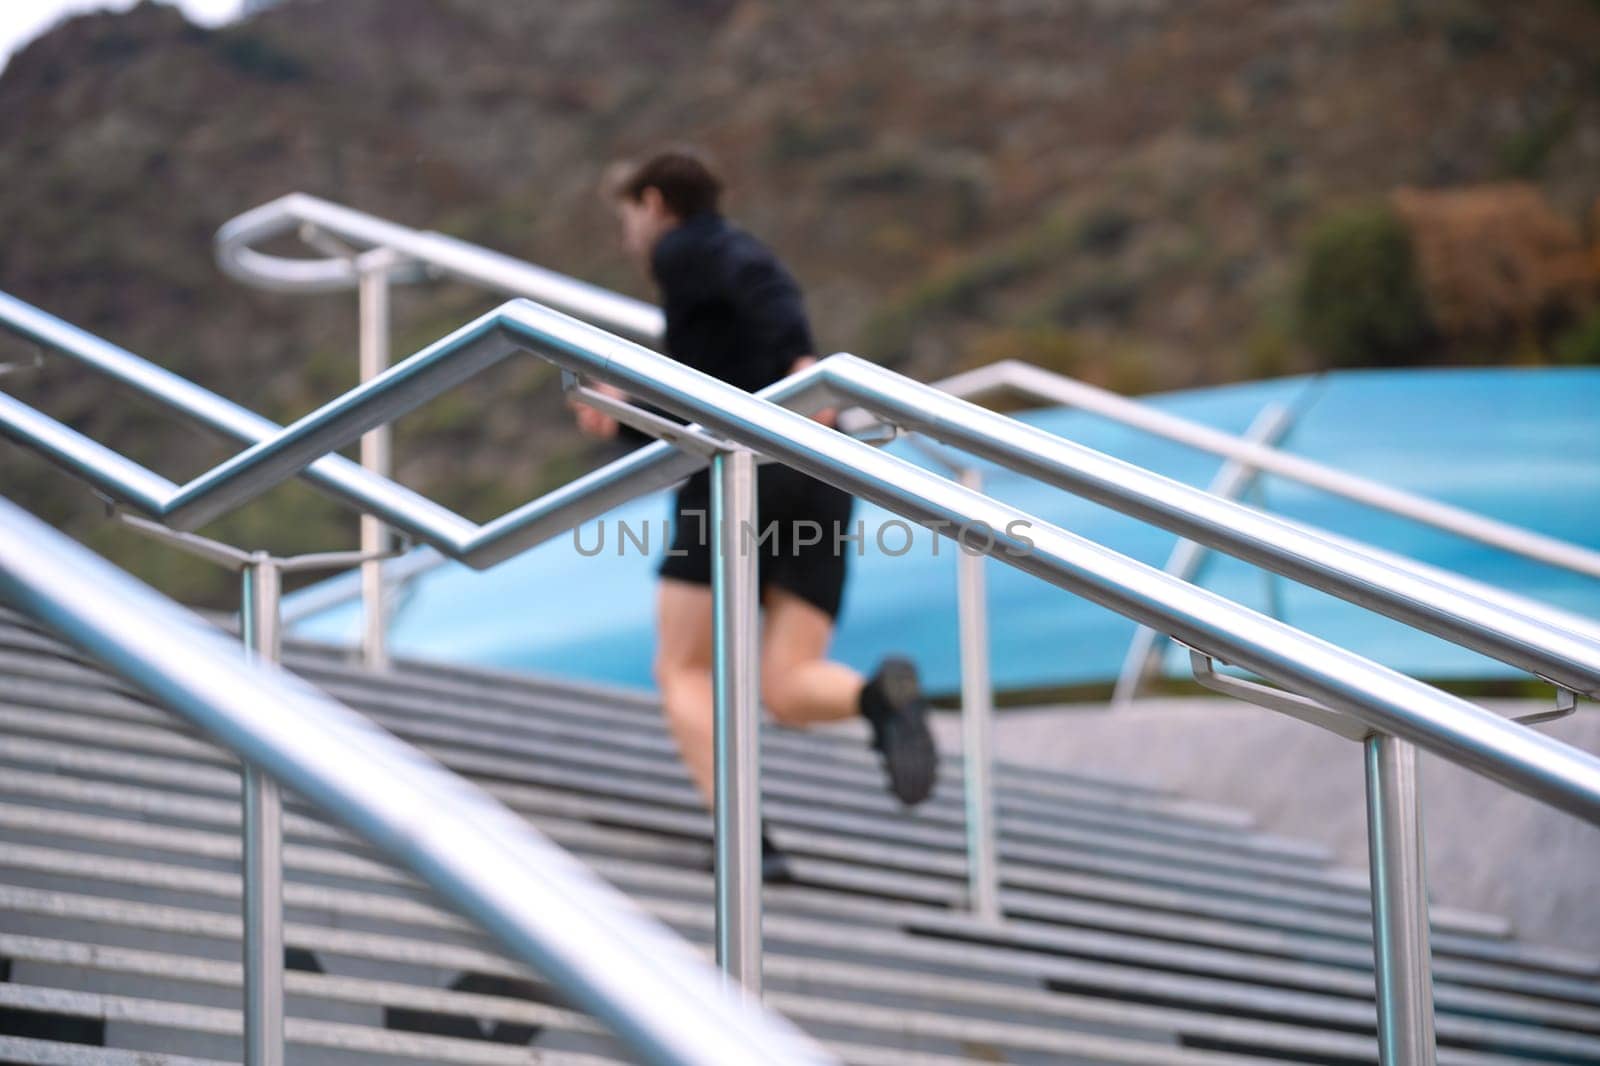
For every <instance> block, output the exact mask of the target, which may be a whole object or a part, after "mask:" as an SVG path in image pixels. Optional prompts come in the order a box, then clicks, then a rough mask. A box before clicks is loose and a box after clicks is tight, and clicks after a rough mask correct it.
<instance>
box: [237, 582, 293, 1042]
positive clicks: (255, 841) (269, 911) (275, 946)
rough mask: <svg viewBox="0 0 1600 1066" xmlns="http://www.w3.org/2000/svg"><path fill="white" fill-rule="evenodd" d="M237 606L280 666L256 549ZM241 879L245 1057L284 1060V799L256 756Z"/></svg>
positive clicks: (255, 656) (259, 647)
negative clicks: (242, 887) (257, 763)
mask: <svg viewBox="0 0 1600 1066" xmlns="http://www.w3.org/2000/svg"><path fill="white" fill-rule="evenodd" d="M243 578H244V582H243V585H244V588H243V595H242V597H241V599H240V604H239V620H240V627H239V628H240V629H241V631H242V633H241V635H242V636H243V638H244V646H245V649H246V652H247V657H248V658H250V659H252V660H254V661H256V662H261V663H268V664H273V665H276V663H277V662H278V655H279V650H280V647H281V645H280V641H279V639H278V632H279V630H278V598H279V592H280V588H281V582H280V575H279V571H278V566H277V563H276V561H275V560H273V559H272V558H271V557H269V556H268V555H266V554H265V553H264V552H257V553H255V554H254V555H253V556H252V558H251V560H250V562H249V563H247V564H246V565H245V567H244V570H243ZM240 805H241V810H240V818H241V823H242V829H243V837H244V839H243V841H242V846H241V852H242V862H241V867H242V870H241V872H242V874H243V880H244V892H243V897H244V913H243V918H244V925H243V938H244V945H243V951H242V961H243V964H244V1061H245V1063H246V1064H247V1066H283V797H282V795H281V794H280V792H279V790H278V783H277V782H276V781H274V780H273V779H272V777H271V775H269V774H267V773H264V772H262V770H261V768H260V767H259V766H257V765H256V764H255V763H254V762H252V761H250V760H246V761H245V763H244V781H243V783H242V788H241V794H240Z"/></svg>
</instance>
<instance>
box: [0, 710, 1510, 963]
mask: <svg viewBox="0 0 1600 1066" xmlns="http://www.w3.org/2000/svg"><path fill="white" fill-rule="evenodd" d="M42 695H43V696H44V699H42V700H40V701H39V702H54V703H56V704H57V706H55V707H29V706H21V705H17V704H8V705H5V706H0V729H5V730H7V731H8V732H9V733H10V734H11V735H13V736H19V737H37V738H41V739H50V740H54V741H57V742H61V743H65V744H70V745H77V746H83V745H89V746H94V747H99V748H102V749H105V750H121V751H126V752H129V753H140V754H143V753H155V754H159V755H161V756H163V757H174V756H175V757H178V758H182V759H189V760H193V761H198V762H202V763H210V764H213V765H223V766H226V765H232V759H231V757H229V756H227V755H226V754H225V753H222V752H220V751H219V750H217V749H215V748H213V747H211V746H210V745H207V744H205V743H204V742H202V741H199V740H196V739H193V738H191V737H186V736H183V735H180V734H178V733H176V732H174V731H172V730H171V729H169V728H166V727H164V726H162V725H158V724H156V723H155V722H154V721H129V720H115V719H117V718H118V717H119V716H126V715H128V714H136V715H137V714H145V715H149V714H150V713H151V712H150V711H149V710H148V709H145V710H143V711H141V710H140V708H139V706H138V705H136V704H133V703H131V701H128V700H126V699H125V698H122V697H118V696H115V695H114V694H106V693H102V694H90V698H92V701H93V702H90V703H86V702H85V701H84V700H81V699H77V698H69V699H57V698H54V697H52V696H50V694H49V693H48V692H44V693H42ZM108 719H110V720H108ZM418 747H419V748H420V749H421V750H423V751H425V752H427V753H428V754H431V755H433V756H434V757H436V758H438V759H439V760H440V761H441V762H443V763H444V764H445V765H446V766H449V767H450V768H452V769H455V770H457V771H458V772H461V773H464V774H467V775H468V776H472V777H475V778H478V779H480V780H483V778H484V777H485V776H487V777H488V778H489V781H508V782H512V783H514V785H523V784H529V785H535V786H539V787H543V788H548V789H558V790H567V791H571V792H573V793H574V794H583V793H598V794H599V795H602V796H605V797H608V798H615V799H621V800H625V801H630V802H632V803H635V804H642V805H649V806H650V807H651V808H654V809H657V810H659V809H663V808H665V809H675V810H676V811H678V812H682V813H690V814H691V815H693V816H694V817H697V818H698V819H699V820H701V822H702V823H703V822H704V820H705V815H704V814H703V813H701V812H700V809H699V800H698V797H696V796H695V795H693V794H692V793H691V792H690V791H689V790H688V789H687V788H684V789H678V790H674V789H672V788H671V787H670V786H657V785H652V784H648V783H644V782H640V781H637V780H635V779H632V778H623V779H617V778H609V777H604V776H602V775H599V774H596V773H594V772H592V771H590V770H586V769H581V768H579V769H575V768H572V767H569V766H565V765H562V761H563V758H564V757H570V755H571V753H569V752H563V751H560V750H551V751H550V752H549V753H548V756H549V758H548V761H534V760H528V759H511V758H507V757H502V756H489V755H479V754H474V753H471V752H465V753H464V752H461V751H459V750H457V749H454V748H449V747H444V746H438V745H432V744H419V745H418ZM485 783H486V784H487V783H488V782H485ZM489 787H490V788H491V791H494V792H496V793H497V794H498V793H501V792H502V791H503V788H504V786H498V787H497V786H495V785H492V784H490V786H489ZM765 810H766V812H767V813H768V816H769V818H770V819H771V820H772V821H773V823H774V824H776V825H778V826H780V827H781V826H786V825H787V826H792V827H795V828H798V829H805V830H811V831H814V832H819V833H826V834H831V835H834V836H835V837H838V838H840V839H837V840H835V842H834V843H833V844H831V845H828V846H830V847H832V848H833V849H834V850H835V852H836V853H839V854H853V855H854V856H855V857H856V858H857V859H858V860H859V861H863V862H865V863H868V864H872V865H877V866H881V867H887V868H890V869H903V870H908V871H910V872H917V873H933V874H939V875H943V876H945V877H947V878H950V879H953V880H960V879H962V878H964V876H965V858H964V855H963V854H962V853H961V851H960V850H959V847H960V843H961V841H960V838H959V836H958V835H956V834H953V833H951V832H948V831H941V830H940V829H938V828H937V827H925V826H921V825H915V824H909V823H905V822H901V823H895V824H893V826H892V828H891V829H890V830H889V831H890V832H892V834H893V836H892V842H881V841H882V840H883V837H882V835H881V834H883V833H884V832H885V826H884V825H883V824H882V823H881V822H878V821H874V820H872V819H870V818H867V817H865V816H862V815H857V814H852V813H849V812H838V813H836V812H833V811H827V810H818V809H816V808H814V807H808V806H805V805H804V804H803V803H801V802H799V801H795V802H787V801H784V800H773V801H771V802H768V803H767V804H766V805H765ZM857 840H859V841H860V843H859V844H856V843H854V841H857ZM1005 854H1006V855H1007V858H1008V861H1007V863H1006V864H1005V866H1004V870H1003V873H1004V877H1005V879H1006V880H1007V881H1008V882H1009V883H1011V884H1013V885H1016V886H1018V887H1023V888H1029V889H1033V890H1038V891H1045V892H1050V891H1052V890H1053V889H1054V887H1055V882H1056V881H1058V880H1060V879H1062V878H1063V877H1071V876H1073V875H1075V874H1080V873H1088V874H1091V875H1097V876H1102V877H1110V878H1116V879H1122V880H1128V881H1132V882H1135V883H1141V884H1146V885H1155V886H1161V887H1167V888H1177V889H1183V890H1187V891H1190V892H1194V893H1205V894H1221V895H1224V896H1226V897H1228V898H1231V899H1234V900H1238V901H1244V902H1250V903H1259V904H1267V905H1283V904H1290V905H1294V906H1298V907H1303V908H1305V909H1308V910H1312V911H1317V912H1324V913H1330V914H1336V915H1345V916H1360V917H1365V916H1366V915H1367V914H1368V913H1370V904H1369V901H1368V899H1367V898H1366V897H1365V895H1364V894H1362V893H1359V892H1358V891H1357V890H1356V889H1355V888H1354V887H1353V886H1350V887H1345V886H1343V885H1341V884H1339V883H1337V882H1335V883H1332V884H1329V885H1326V886H1323V887H1312V888H1306V887H1301V886H1300V885H1297V884H1294V883H1286V882H1285V881H1284V880H1279V881H1269V880H1267V879H1264V878H1260V877H1251V876H1249V875H1239V876H1234V875H1230V874H1227V873H1216V872H1211V871H1203V870H1202V871H1194V870H1188V869H1184V868H1180V867H1175V866H1171V865H1162V864H1159V863H1155V862H1147V861H1133V860H1125V859H1121V858H1117V857H1114V856H1100V855H1093V854H1088V853H1079V852H1070V853H1065V854H1061V853H1053V852H1049V851H1042V850H1039V849H1036V848H1031V847H1025V846H1019V845H1012V846H1010V847H1009V848H1008V849H1007V851H1006V852H1005ZM1046 864H1049V865H1046ZM1433 918H1434V923H1435V924H1436V925H1437V926H1439V927H1440V928H1442V929H1450V930H1453V931H1456V932H1473V933H1488V934H1499V933H1503V932H1504V931H1505V930H1504V923H1502V922H1499V921H1496V920H1495V919H1494V918H1493V917H1492V916H1481V915H1476V914H1471V913H1462V912H1455V911H1451V910H1448V909H1445V908H1438V909H1437V910H1436V911H1435V913H1434V915H1433Z"/></svg>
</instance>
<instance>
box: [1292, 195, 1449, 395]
mask: <svg viewBox="0 0 1600 1066" xmlns="http://www.w3.org/2000/svg"><path fill="white" fill-rule="evenodd" d="M1296 304H1297V310H1298V317H1299V323H1300V331H1301V333H1302V334H1303V336H1304V338H1305V341H1306V343H1307V345H1308V346H1310V348H1311V349H1312V350H1313V351H1315V352H1316V353H1317V354H1318V355H1319V356H1321V357H1322V358H1323V359H1324V360H1325V361H1326V362H1327V363H1329V364H1330V365H1333V366H1403V365H1406V364H1409V363H1414V362H1416V361H1417V357H1418V355H1419V353H1420V351H1421V349H1423V348H1424V347H1425V346H1426V345H1427V344H1428V342H1429V340H1430V339H1431V337H1432V335H1433V327H1432V323H1431V322H1430V319H1429V315H1428V306H1427V300H1426V298H1425V296H1424V295H1423V291H1422V284H1421V281H1420V279H1419V277H1418V274H1417V265H1416V255H1415V252H1414V251H1413V249H1412V246H1411V237H1410V235H1409V234H1408V233H1407V232H1406V228H1405V225H1404V224H1403V223H1402V222H1401V221H1400V219H1399V218H1398V217H1397V216H1396V215H1395V213H1394V212H1393V211H1392V210H1390V209H1389V208H1388V207H1384V206H1378V207H1363V208H1353V209H1348V210H1345V211H1341V212H1338V213H1336V214H1333V215H1330V216H1329V217H1327V218H1326V219H1324V220H1323V221H1322V222H1320V223H1318V224H1317V225H1316V227H1315V228H1314V229H1313V230H1312V232H1311V234H1310V236H1309V238H1308V240H1307V242H1306V249H1305V259H1304V263H1303V266H1302V272H1301V278H1300V286H1299V293H1298V298H1297V300H1296Z"/></svg>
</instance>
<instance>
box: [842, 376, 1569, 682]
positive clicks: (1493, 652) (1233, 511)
mask: <svg viewBox="0 0 1600 1066" xmlns="http://www.w3.org/2000/svg"><path fill="white" fill-rule="evenodd" d="M817 365H818V366H820V367H822V368H823V375H824V377H825V379H826V382H827V384H828V386H829V388H830V389H831V390H832V392H833V394H834V396H835V398H836V399H837V400H838V401H839V402H841V403H853V404H860V405H861V406H863V407H866V408H867V409H868V410H871V411H874V412H876V413H878V414H879V415H881V416H883V417H885V418H887V419H889V420H890V421H893V422H895V423H896V424H900V425H904V426H906V427H908V428H911V429H914V430H917V431H918V432H921V433H925V434H927V435H928V436H930V437H932V438H934V439H935V440H939V441H943V442H945V443H947V444H950V445H952V446H955V447H958V448H960V449H962V450H963V451H967V452H970V453H972V454H974V455H978V456H981V457H983V458H985V459H988V460H990V461H992V462H995V463H998V464H1000V465H1002V466H1005V467H1008V468H1010V469H1013V470H1017V471H1019V472H1021V473H1024V474H1026V475H1028V476H1030V477H1033V478H1035V479H1037V480H1039V481H1043V482H1045V483H1046V484H1051V485H1056V486H1058V487H1061V488H1064V489H1068V490H1070V491H1071V492H1073V493H1074V494H1076V495H1079V496H1082V497H1084V498H1086V499H1090V500H1093V501H1095V502H1096V503H1101V504H1104V505H1105V506H1107V507H1110V508H1112V509H1114V510H1118V511H1121V512H1123V513H1125V514H1128V515H1131V516H1133V517H1135V518H1138V519H1141V520H1143V521H1147V522H1150V523H1152V524H1154V525H1158V526H1161V527H1162V528H1164V529H1169V530H1171V531H1173V532H1175V533H1178V534H1179V535H1181V536H1184V537H1187V538H1189V539H1191V540H1195V541H1198V542H1199V543H1202V544H1206V545H1208V546H1210V547H1213V548H1216V549H1218V550H1219V551H1224V552H1227V553H1228V554H1229V555H1233V556H1235V557H1237V558H1240V559H1244V560H1246V561H1247V562H1251V563H1255V564H1256V565H1258V566H1262V567H1265V568H1266V569H1269V570H1272V571H1274V572H1276V573H1279V574H1283V575H1284V576H1286V577H1290V578H1293V579H1294V580H1296V581H1300V582H1302V583H1304V584H1306V585H1309V586H1311V587H1313V588H1317V589H1321V590H1322V591H1325V592H1329V593H1332V594H1333V595H1335V596H1339V597H1341V598H1343V599H1346V600H1350V601H1351V602H1353V603H1356V604H1359V605H1361V606H1364V607H1368V608H1370V609H1372V610H1375V611H1378V612H1380V613H1382V614H1386V615H1388V616H1389V617H1391V618H1395V619H1398V620H1399V621H1402V622H1404V623H1406V624H1407V625H1410V626H1414V627H1415V628H1417V629H1421V630H1424V631H1425V632H1429V633H1433V634H1435V635H1436V636H1440V637H1443V638H1444V639H1446V640H1449V641H1452V642H1454V643H1457V644H1460V645H1462V646H1464V647H1468V648H1472V649H1473V650H1476V651H1479V652H1482V653H1483V654H1485V655H1489V656H1491V657H1492V658H1496V659H1499V660H1501V661H1502V662H1507V663H1510V664H1512V665H1515V666H1517V667H1519V668H1521V669H1524V670H1527V671H1529V672H1530V673H1534V674H1536V675H1538V676H1540V677H1543V678H1546V679H1548V680H1550V681H1553V682H1555V683H1556V684H1558V685H1561V686H1564V687H1567V688H1570V689H1573V690H1574V691H1577V692H1582V693H1585V694H1588V695H1591V696H1594V695H1600V640H1596V639H1595V638H1594V637H1593V636H1591V635H1590V634H1589V633H1588V632H1584V630H1586V629H1592V628H1593V623H1580V624H1579V625H1577V626H1573V625H1558V624H1554V623H1553V622H1551V621H1550V620H1548V616H1547V615H1545V616H1533V615H1531V614H1527V613H1524V612H1522V611H1521V610H1519V609H1518V606H1517V605H1516V603H1515V602H1514V601H1513V600H1512V599H1511V598H1510V597H1500V596H1495V597H1493V598H1488V597H1487V596H1486V595H1483V594H1479V593H1476V592H1473V591H1468V590H1466V589H1464V588H1463V587H1461V586H1460V585H1458V584H1457V583H1455V582H1446V581H1441V580H1436V579H1434V578H1431V577H1429V576H1424V575H1423V574H1421V573H1419V572H1418V571H1417V570H1416V569H1414V568H1410V567H1401V566H1396V565H1394V564H1393V563H1392V562H1390V561H1387V560H1385V559H1382V558H1378V557H1376V556H1375V555H1373V554H1372V553H1369V552H1366V551H1362V550H1358V549H1355V548H1352V547H1349V546H1348V545H1350V544H1351V543H1352V542H1350V541H1334V540H1331V539H1329V538H1326V537H1323V536H1320V535H1318V534H1316V533H1313V532H1311V531H1309V530H1307V529H1306V528H1304V527H1302V526H1298V525H1296V524H1294V523H1291V522H1286V521H1283V520H1282V519H1279V518H1276V517H1274V516H1272V515H1269V514H1265V513H1263V512H1261V511H1257V510H1254V509H1253V508H1249V507H1246V506H1244V505H1242V504H1238V503H1234V502H1233V501H1231V500H1225V499H1221V498H1220V497H1217V496H1214V495H1212V494H1210V493H1207V492H1204V491H1202V490H1200V489H1196V488H1193V487H1191V486H1188V485H1185V484H1183V483H1181V482H1178V481H1173V480H1172V479H1170V478H1165V477H1162V476H1161V475H1159V474H1155V473H1152V472H1151V471H1148V470H1145V469H1143V468H1141V467H1137V466H1134V465H1132V464H1131V463H1126V462H1123V461H1121V460H1119V459H1114V458H1112V457H1110V456H1108V455H1104V454H1102V453H1100V452H1096V451H1094V450H1092V449H1090V448H1086V447H1084V446H1082V445H1080V444H1076V443H1074V442H1072V441H1068V440H1064V439H1063V438H1061V437H1057V436H1055V435H1054V434H1051V433H1047V432H1045V431H1044V430H1041V429H1038V428H1036V427H1034V426H1030V425H1027V424H1026V423H1023V422H1019V421H1017V420H1016V419H1014V418H1009V417H1007V416H1005V415H1001V414H996V413H995V412H993V411H989V410H986V409H984V408H981V407H978V406H976V405H974V404H972V403H970V402H968V401H965V400H961V399H958V398H956V397H954V396H951V395H950V394H948V393H946V392H943V391H942V390H940V389H938V388H935V387H933V386H930V385H923V384H920V383H918V382H914V381H911V380H909V379H907V378H905V377H903V376H902V375H899V374H896V373H894V372H893V371H890V370H885V369H884V368H882V367H879V366H876V365H874V364H872V363H868V362H866V361H865V360H862V359H858V358H856V357H854V356H850V355H838V356H833V357H831V358H829V359H827V360H825V361H824V362H822V363H819V364H817ZM1389 558H1390V559H1392V558H1393V557H1392V556H1391V557H1389ZM1480 588H1481V586H1480ZM1575 630H1576V631H1575Z"/></svg>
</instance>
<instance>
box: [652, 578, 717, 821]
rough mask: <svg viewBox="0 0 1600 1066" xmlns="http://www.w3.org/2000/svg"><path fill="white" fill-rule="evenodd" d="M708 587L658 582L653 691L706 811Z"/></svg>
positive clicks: (710, 775) (709, 767)
mask: <svg viewBox="0 0 1600 1066" xmlns="http://www.w3.org/2000/svg"><path fill="white" fill-rule="evenodd" d="M711 603H712V601H711V588H710V586H708V585H697V584H694V583H693V582H689V581H675V580H672V579H670V578H663V579H662V580H661V584H660V588H659V591H658V592H657V596H656V658H655V677H656V687H657V688H658V689H659V690H660V692H661V705H662V708H663V710H665V711H666V715H667V724H668V725H669V726H670V727H671V729H672V735H673V737H674V738H675V739H676V740H677V742H678V751H679V752H680V753H681V754H682V756H683V762H684V765H685V766H687V767H688V768H689V776H690V777H692V778H693V779H694V783H695V787H697V788H698V789H699V790H700V795H701V796H702V797H704V799H705V801H706V806H708V807H709V806H711V804H712V800H713V797H714V796H715V794H716V777H715V774H714V770H713V751H714V749H713V743H714V734H713V728H714V726H713V721H714V719H713V706H712V700H713V689H712V685H711V644H712V641H711Z"/></svg>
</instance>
